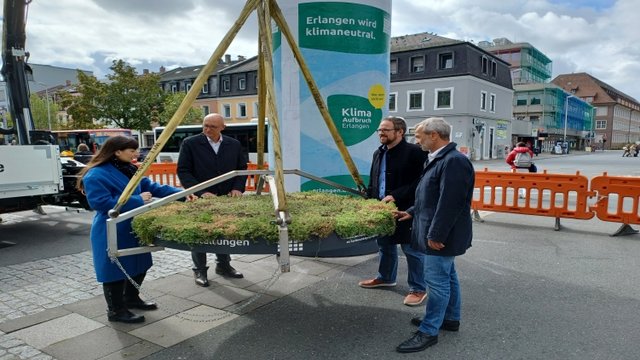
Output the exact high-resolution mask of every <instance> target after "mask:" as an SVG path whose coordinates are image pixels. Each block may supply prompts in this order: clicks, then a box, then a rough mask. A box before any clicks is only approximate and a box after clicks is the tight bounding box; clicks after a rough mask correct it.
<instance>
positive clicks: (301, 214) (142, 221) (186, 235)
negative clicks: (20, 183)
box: [133, 192, 395, 245]
mask: <svg viewBox="0 0 640 360" xmlns="http://www.w3.org/2000/svg"><path fill="white" fill-rule="evenodd" d="M287 206H288V210H289V213H290V215H291V219H292V222H291V224H290V225H289V238H290V239H291V240H296V241H305V240H309V239H313V238H326V237H327V236H329V235H330V234H331V233H332V232H335V233H336V234H337V235H338V236H339V237H341V238H350V237H354V236H374V235H390V234H392V233H393V232H394V230H395V221H394V219H393V210H395V207H394V205H392V204H385V203H382V202H380V201H377V200H373V199H369V200H364V199H362V198H359V197H351V196H342V195H333V194H327V193H320V192H301V193H291V194H287ZM274 220H275V212H274V209H273V202H272V200H271V196H270V195H245V196H242V197H236V198H232V197H227V196H220V197H209V198H201V199H198V200H196V201H194V202H175V203H171V204H169V205H167V206H164V207H162V208H159V209H155V210H152V211H149V212H147V213H144V214H142V215H138V216H136V217H135V218H134V220H133V230H134V232H135V233H136V235H137V236H138V237H139V238H140V243H141V244H151V243H153V242H154V240H155V239H156V238H159V239H162V240H166V241H173V242H178V243H183V244H187V245H198V244H199V243H206V242H208V241H210V240H212V239H238V240H257V239H265V240H267V241H270V242H277V241H278V227H277V226H276V225H275V224H274V223H273V221H274Z"/></svg>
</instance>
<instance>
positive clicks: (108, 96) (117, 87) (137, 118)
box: [100, 60, 165, 131]
mask: <svg viewBox="0 0 640 360" xmlns="http://www.w3.org/2000/svg"><path fill="white" fill-rule="evenodd" d="M110 69H111V70H112V71H113V74H110V75H107V79H108V80H109V83H108V84H107V85H106V86H105V90H106V91H105V93H104V97H103V98H101V99H100V100H101V105H102V107H101V112H100V115H101V118H100V119H101V120H106V121H110V122H113V123H114V124H116V125H117V126H118V127H121V128H125V129H136V130H141V131H142V130H150V129H151V114H152V111H154V109H158V108H160V107H161V106H162V104H163V102H164V97H165V94H164V92H163V91H162V89H161V88H160V86H158V84H159V83H160V75H158V74H151V73H149V74H144V75H140V76H139V75H138V74H137V73H136V70H135V68H133V67H132V66H130V65H128V64H126V63H125V62H124V61H122V60H117V61H116V60H114V61H113V65H111V67H110Z"/></svg>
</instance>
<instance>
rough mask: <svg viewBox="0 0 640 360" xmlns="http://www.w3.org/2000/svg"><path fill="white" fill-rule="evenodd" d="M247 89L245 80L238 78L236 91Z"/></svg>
mask: <svg viewBox="0 0 640 360" xmlns="http://www.w3.org/2000/svg"><path fill="white" fill-rule="evenodd" d="M246 88H247V79H245V78H240V79H238V89H240V90H244V89H246Z"/></svg>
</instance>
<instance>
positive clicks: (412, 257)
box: [358, 116, 427, 306]
mask: <svg viewBox="0 0 640 360" xmlns="http://www.w3.org/2000/svg"><path fill="white" fill-rule="evenodd" d="M406 131H407V124H406V123H405V121H404V119H403V118H401V117H395V116H389V117H386V118H384V119H383V120H382V122H380V126H379V128H378V130H377V132H378V137H379V139H380V143H381V144H382V145H380V147H378V149H377V150H376V151H375V152H374V153H373V161H372V163H371V172H370V176H369V187H368V188H367V195H368V197H369V198H373V199H378V200H380V201H382V202H393V203H395V204H396V206H397V207H398V209H400V210H405V209H407V208H408V207H410V206H412V205H413V200H414V197H415V190H416V185H417V184H418V180H419V178H420V174H421V173H422V165H423V164H424V162H425V160H426V157H427V156H426V155H427V153H425V152H424V151H422V150H421V149H420V146H418V145H415V144H409V143H408V142H407V141H406V140H405V138H404V134H405V133H406ZM410 240H411V223H410V222H408V221H404V222H398V223H397V224H396V231H395V233H394V234H393V235H391V236H383V237H380V238H378V249H379V251H378V255H379V257H380V262H379V265H378V274H377V275H376V277H375V278H373V279H368V280H362V281H360V282H359V283H358V285H360V286H361V287H363V288H378V287H388V286H395V285H396V276H397V273H398V244H400V247H401V248H402V252H403V253H404V254H405V257H406V258H407V268H408V269H407V270H408V271H407V282H408V284H409V294H407V296H406V297H405V298H404V304H405V305H408V306H417V305H420V304H422V302H423V301H424V299H425V298H426V297H427V292H426V284H425V282H424V259H425V255H426V254H425V253H424V252H421V251H417V250H414V249H412V248H411V246H410V244H409V243H410Z"/></svg>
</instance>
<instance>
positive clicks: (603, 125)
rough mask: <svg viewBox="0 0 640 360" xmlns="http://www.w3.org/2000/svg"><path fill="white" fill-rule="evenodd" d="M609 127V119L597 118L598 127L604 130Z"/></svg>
mask: <svg viewBox="0 0 640 360" xmlns="http://www.w3.org/2000/svg"><path fill="white" fill-rule="evenodd" d="M606 128H607V120H596V129H598V130H603V129H606Z"/></svg>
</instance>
